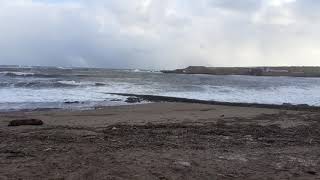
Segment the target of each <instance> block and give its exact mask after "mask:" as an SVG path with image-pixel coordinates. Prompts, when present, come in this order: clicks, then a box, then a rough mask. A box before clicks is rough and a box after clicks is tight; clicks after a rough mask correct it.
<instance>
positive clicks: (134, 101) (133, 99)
mask: <svg viewBox="0 0 320 180" xmlns="http://www.w3.org/2000/svg"><path fill="white" fill-rule="evenodd" d="M125 102H126V103H139V102H141V99H140V98H138V97H128V98H127V100H126V101H125Z"/></svg>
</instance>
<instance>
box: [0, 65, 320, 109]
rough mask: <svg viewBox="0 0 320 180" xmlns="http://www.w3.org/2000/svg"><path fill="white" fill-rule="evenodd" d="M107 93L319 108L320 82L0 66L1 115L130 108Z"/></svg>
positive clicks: (285, 78)
mask: <svg viewBox="0 0 320 180" xmlns="http://www.w3.org/2000/svg"><path fill="white" fill-rule="evenodd" d="M109 93H130V94H140V95H159V96H170V97H180V98H189V99H198V100H208V101H221V102H241V103H261V104H284V103H290V104H308V105H312V106H320V78H301V77H257V76H236V75H228V76H215V75H187V74H164V73H161V72H160V71H157V70H140V69H101V68H66V67H21V66H0V111H16V110H22V109H23V110H34V109H47V108H59V109H90V108H95V107H101V106H117V105H127V103H126V102H125V100H126V97H124V96H119V95H111V94H109Z"/></svg>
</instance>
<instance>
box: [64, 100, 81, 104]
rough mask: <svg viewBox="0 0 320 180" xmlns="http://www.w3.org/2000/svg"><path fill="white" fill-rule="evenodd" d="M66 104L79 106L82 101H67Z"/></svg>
mask: <svg viewBox="0 0 320 180" xmlns="http://www.w3.org/2000/svg"><path fill="white" fill-rule="evenodd" d="M64 103H65V104H79V103H80V101H66V102H64Z"/></svg>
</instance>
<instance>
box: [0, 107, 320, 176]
mask: <svg viewBox="0 0 320 180" xmlns="http://www.w3.org/2000/svg"><path fill="white" fill-rule="evenodd" d="M25 118H35V119H41V120H42V121H43V122H44V125H42V126H19V127H8V124H9V122H10V121H11V120H15V119H25ZM0 142H1V144H0V180H2V179H19V178H20V179H70V180H73V179H74V180H78V179H115V180H117V179H119V180H120V179H137V180H141V179H142V180H143V179H147V180H149V179H162V180H166V179H181V180H182V179H183V180H184V179H210V180H211V179H316V178H320V111H304V110H300V111H294V110H283V109H268V108H254V107H233V106H221V105H203V104H190V103H188V104H187V103H152V104H142V105H133V106H118V107H105V108H101V109H96V110H88V111H67V110H64V111H62V110H47V111H33V112H27V111H20V112H8V113H0Z"/></svg>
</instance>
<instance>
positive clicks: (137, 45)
mask: <svg viewBox="0 0 320 180" xmlns="http://www.w3.org/2000/svg"><path fill="white" fill-rule="evenodd" d="M319 12H320V4H319V2H318V1H315V0H314V1H313V0H242V1H240V0H239V1H233V0H232V1H231V0H199V1H192V0H132V1H131V0H130V1H129V0H109V1H101V0H92V1H85V0H80V1H75V0H68V1H66V0H37V1H32V0H0V39H1V41H0V64H23V65H56V66H98V67H111V68H121V67H122V68H128V67H129V68H135V67H138V68H176V67H181V66H187V65H212V66H215V65H216V66H256V65H320V64H319V61H318V57H319V56H320V54H319V52H318V51H317V49H319V47H320V43H319V41H318V39H319V33H318V32H319V30H320V27H319V25H318V24H319V23H318V21H319V18H318V17H319Z"/></svg>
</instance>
